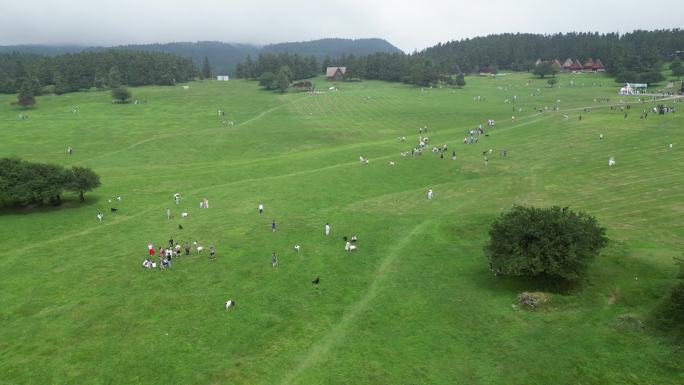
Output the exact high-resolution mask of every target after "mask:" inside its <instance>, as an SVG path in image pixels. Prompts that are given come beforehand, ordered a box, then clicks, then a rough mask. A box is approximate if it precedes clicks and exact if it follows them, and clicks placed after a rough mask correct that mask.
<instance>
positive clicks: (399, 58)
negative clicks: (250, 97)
mask: <svg viewBox="0 0 684 385" xmlns="http://www.w3.org/2000/svg"><path fill="white" fill-rule="evenodd" d="M330 66H337V67H347V74H346V78H347V80H361V79H368V80H385V81H390V82H405V83H411V84H416V85H419V86H428V85H433V84H438V83H443V84H449V85H460V86H463V85H465V80H464V78H463V74H462V73H460V72H459V73H458V74H460V76H455V77H454V76H451V75H450V74H445V73H442V72H440V71H439V70H438V68H437V66H435V65H434V61H433V60H432V59H429V58H423V57H418V56H414V55H405V54H403V53H382V52H379V53H374V54H372V55H367V56H355V55H342V56H340V57H338V58H335V59H331V58H329V57H326V58H325V59H324V60H323V62H322V63H321V65H319V64H318V63H317V60H316V58H315V57H313V56H308V57H304V56H299V55H290V54H277V55H273V54H264V55H259V57H258V58H257V60H256V61H253V60H252V59H251V57H248V58H247V59H246V60H245V61H244V62H242V63H239V64H238V65H237V67H236V74H237V76H238V77H240V78H244V79H259V80H260V84H261V85H262V86H263V87H264V88H267V89H280V88H281V87H280V85H282V84H284V83H285V81H284V80H283V79H288V80H289V81H293V80H300V79H308V78H312V77H315V76H318V75H320V74H321V73H323V72H325V69H326V68H327V67H330Z"/></svg>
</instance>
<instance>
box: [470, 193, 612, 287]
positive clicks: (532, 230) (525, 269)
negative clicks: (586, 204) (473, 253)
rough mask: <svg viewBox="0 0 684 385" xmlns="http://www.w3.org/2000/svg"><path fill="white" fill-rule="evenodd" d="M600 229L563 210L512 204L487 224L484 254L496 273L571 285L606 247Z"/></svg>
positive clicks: (590, 219)
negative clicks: (488, 237)
mask: <svg viewBox="0 0 684 385" xmlns="http://www.w3.org/2000/svg"><path fill="white" fill-rule="evenodd" d="M605 231H606V230H605V229H604V228H603V227H601V226H599V225H598V223H597V222H596V219H595V218H594V217H592V216H590V215H589V214H586V213H584V212H577V213H576V212H573V211H571V210H569V209H568V208H567V207H566V208H560V207H558V206H554V207H550V208H536V207H524V206H514V207H513V208H512V209H511V210H510V211H508V212H507V213H504V214H502V215H501V217H499V218H498V219H497V220H496V221H495V222H494V223H493V224H492V226H491V228H490V230H489V236H490V239H489V242H487V244H486V245H485V247H484V252H485V255H486V256H487V258H488V259H489V263H490V268H491V269H493V270H495V271H496V272H497V273H499V274H504V275H512V276H528V277H541V278H551V279H557V280H561V281H564V282H575V281H578V280H579V279H580V278H581V277H582V276H583V274H584V273H585V272H586V270H587V268H588V266H589V264H590V263H591V262H592V261H593V259H594V258H595V257H596V256H597V255H598V253H599V251H600V250H601V249H602V248H603V247H604V246H605V245H606V244H607V242H608V239H607V238H606V236H605Z"/></svg>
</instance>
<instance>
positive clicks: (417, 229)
mask: <svg viewBox="0 0 684 385" xmlns="http://www.w3.org/2000/svg"><path fill="white" fill-rule="evenodd" d="M429 223H430V221H429V220H428V221H425V222H422V223H419V224H418V225H416V226H414V227H413V229H411V231H410V232H409V233H408V234H407V235H406V236H404V237H402V238H401V240H400V241H399V242H397V243H396V244H395V245H394V247H392V248H391V249H390V250H389V252H388V253H387V255H386V256H385V257H384V259H383V260H382V262H381V263H380V267H378V270H377V271H376V273H375V279H373V282H372V283H371V284H370V286H369V287H368V290H366V294H365V295H364V296H363V297H362V298H361V299H360V300H358V301H357V302H355V303H354V304H352V305H351V306H349V308H348V309H347V311H346V312H345V313H344V315H343V316H342V319H340V321H339V322H338V323H337V324H336V325H335V326H333V327H332V329H330V331H329V332H328V333H326V334H325V335H324V336H323V337H322V338H321V339H320V340H318V341H316V342H314V343H312V344H311V348H310V349H309V350H308V351H307V352H306V353H305V354H304V356H303V357H302V358H301V359H300V360H299V363H298V364H297V366H296V367H295V368H294V369H293V370H291V371H290V372H288V373H287V375H285V377H284V378H283V380H282V381H281V382H280V384H281V385H288V384H293V383H294V384H296V383H297V382H296V381H295V379H296V378H297V376H299V375H300V374H301V373H302V372H304V371H305V370H307V369H308V368H310V367H312V366H314V365H316V364H317V363H319V362H321V360H323V359H324V358H325V356H326V355H327V354H328V353H329V352H330V349H332V348H333V347H334V346H335V345H337V344H339V343H340V342H341V341H342V339H343V338H344V337H345V335H346V334H347V332H348V331H349V329H350V328H351V327H352V324H353V322H354V320H355V319H356V318H357V317H358V316H359V315H360V314H361V313H363V312H365V311H366V310H367V309H368V307H369V306H370V305H371V302H372V301H373V300H374V299H375V297H376V296H377V294H378V292H379V291H380V290H382V288H381V286H382V284H383V283H384V282H385V281H386V280H387V278H388V275H389V274H390V268H391V267H392V265H394V263H395V261H396V260H397V258H398V257H399V254H400V252H401V250H402V249H403V248H404V247H405V246H406V245H407V244H408V243H409V241H410V240H411V239H412V238H413V237H415V236H416V235H418V234H420V233H421V232H422V231H423V230H424V229H425V227H426V226H427V225H428V224H429Z"/></svg>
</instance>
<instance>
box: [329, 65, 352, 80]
mask: <svg viewBox="0 0 684 385" xmlns="http://www.w3.org/2000/svg"><path fill="white" fill-rule="evenodd" d="M346 74H347V67H328V68H326V69H325V77H326V78H327V79H328V80H335V81H339V80H344V76H345V75H346Z"/></svg>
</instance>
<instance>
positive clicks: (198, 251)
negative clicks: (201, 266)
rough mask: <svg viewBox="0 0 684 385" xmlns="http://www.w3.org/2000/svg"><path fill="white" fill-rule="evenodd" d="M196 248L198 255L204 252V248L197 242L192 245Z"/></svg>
mask: <svg viewBox="0 0 684 385" xmlns="http://www.w3.org/2000/svg"><path fill="white" fill-rule="evenodd" d="M192 244H193V245H194V246H195V250H197V254H199V253H201V252H202V250H204V247H202V246H200V245H198V244H197V241H195V242H193V243H192Z"/></svg>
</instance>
